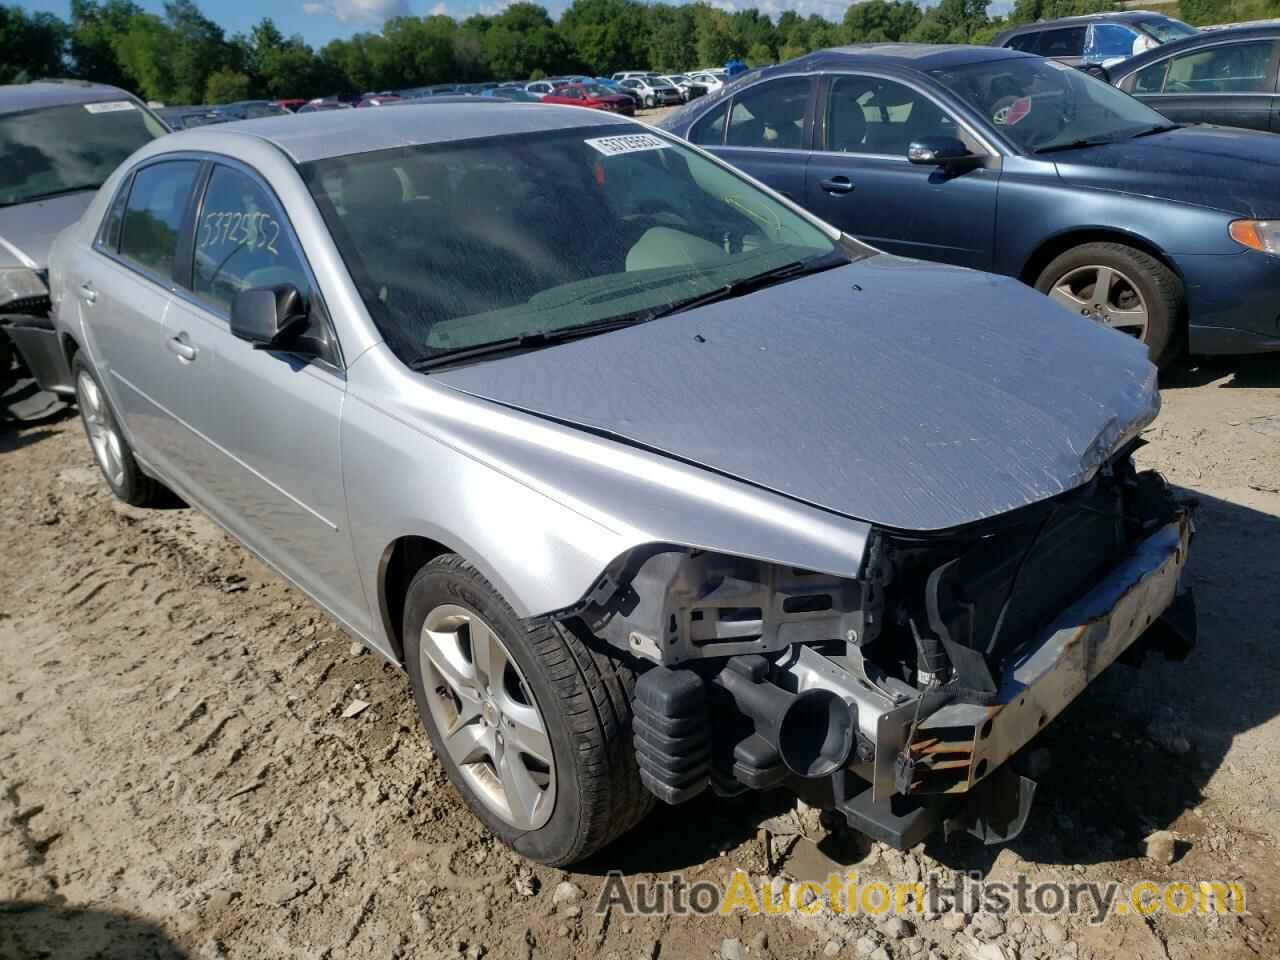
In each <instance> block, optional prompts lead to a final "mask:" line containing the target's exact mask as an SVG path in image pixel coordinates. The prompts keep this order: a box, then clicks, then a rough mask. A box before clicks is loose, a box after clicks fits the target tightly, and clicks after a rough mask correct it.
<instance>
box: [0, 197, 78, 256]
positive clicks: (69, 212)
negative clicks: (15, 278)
mask: <svg viewBox="0 0 1280 960" xmlns="http://www.w3.org/2000/svg"><path fill="white" fill-rule="evenodd" d="M96 192H97V191H96V190H82V191H79V192H77V193H69V194H67V195H66V196H63V197H53V198H51V199H49V200H37V201H36V202H34V203H20V204H16V205H15V206H12V207H0V267H31V266H33V265H34V267H35V268H36V269H39V270H43V269H44V268H45V267H46V266H48V264H49V250H50V248H51V247H52V246H53V241H54V238H55V237H57V235H58V234H60V233H61V232H62V231H63V230H65V229H66V228H67V227H69V226H70V225H71V224H73V223H75V222H76V221H77V220H79V219H80V215H81V214H83V213H84V212H85V210H87V209H88V207H89V204H90V203H91V202H92V201H93V197H94V194H95V193H96Z"/></svg>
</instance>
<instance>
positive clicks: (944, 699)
mask: <svg viewBox="0 0 1280 960" xmlns="http://www.w3.org/2000/svg"><path fill="white" fill-rule="evenodd" d="M886 199H888V198H886ZM51 274H52V275H51V291H52V297H53V301H54V304H55V314H56V324H57V329H58V331H59V334H60V336H61V342H62V345H63V348H64V349H65V351H66V353H67V359H68V361H69V364H70V367H71V369H72V370H73V371H74V380H75V384H76V391H77V395H78V397H79V402H80V409H81V412H82V414H83V418H84V423H85V427H86V430H87V432H88V436H89V440H90V443H91V445H92V449H93V452H94V455H95V457H96V458H97V461H98V463H99V465H100V466H101V467H102V471H103V474H104V476H105V478H106V481H107V483H108V484H109V485H110V487H111V489H112V491H113V492H114V493H115V494H116V495H117V496H118V497H120V498H122V499H124V500H126V501H128V502H130V503H133V504H145V503H147V502H149V501H151V500H152V499H153V498H154V497H156V496H157V494H158V493H159V492H160V490H161V488H162V487H165V488H169V489H170V490H172V491H174V492H176V493H177V494H179V495H180V496H181V497H182V498H184V499H185V500H187V501H188V502H189V503H191V504H193V505H194V506H196V507H198V508H199V509H201V510H203V511H205V512H207V513H208V514H209V515H210V516H211V517H213V518H214V519H215V520H216V521H217V522H218V523H220V524H221V525H222V526H224V527H225V528H226V529H227V530H228V531H229V532H230V533H231V534H232V535H233V536H234V537H236V538H238V539H239V540H240V541H242V542H243V543H244V544H245V545H246V546H247V547H248V548H250V549H251V550H253V551H254V552H255V553H257V554H258V555H260V556H261V557H263V558H265V559H266V561H267V562H269V563H270V564H271V565H272V566H273V567H274V568H275V569H276V570H278V571H279V572H280V573H281V574H282V575H283V576H285V577H287V578H288V579H289V580H291V581H293V582H294V583H295V584H297V585H298V586H299V587H300V588H301V589H302V590H304V591H306V592H307V593H308V594H310V596H311V597H313V598H314V599H315V600H316V602H317V603H319V604H321V605H322V606H323V607H324V608H325V609H326V610H328V611H329V613H330V614H332V616H333V617H334V618H335V619H336V620H337V621H339V622H340V623H341V624H343V625H344V626H345V628H346V629H347V630H348V631H350V633H351V634H353V635H354V636H356V637H358V638H360V639H361V640H362V641H363V642H365V643H367V644H368V645H370V646H371V647H373V648H375V649H376V650H378V651H379V652H380V653H382V654H383V655H384V656H385V657H387V658H388V659H390V660H392V661H394V662H395V663H398V664H403V665H404V667H405V668H406V670H407V672H408V675H409V678H410V680H411V683H412V688H413V693H414V696H415V698H416V701H417V704H418V707H419V710H420V714H421V718H422V721H423V723H424V725H425V727H426V730H427V731H428V733H429V735H430V737H431V740H432V742H433V744H434V747H435V753H436V754H437V756H438V757H439V758H440V760H441V762H442V763H443V764H444V766H445V768H446V769H447V771H448V773H449V775H450V777H451V779H452V780H453V782H454V784H455V785H456V787H457V789H458V790H459V791H460V792H461V793H462V795H463V797H464V798H465V799H466V801H467V803H468V804H469V805H470V807H471V809H472V810H473V811H474V812H475V814H476V815H477V816H478V817H479V818H480V819H481V820H482V821H483V822H484V823H485V824H486V825H487V826H488V827H489V829H491V830H492V831H493V832H494V833H495V834H496V835H498V836H499V837H500V838H502V839H503V840H504V841H506V842H507V843H509V844H511V845H512V846H513V847H515V848H516V849H517V850H518V851H520V852H521V853H522V854H524V855H526V856H528V857H530V858H533V859H536V860H539V861H542V862H545V863H552V864H565V863H569V862H572V861H575V860H578V859H581V858H582V857H584V856H586V855H588V854H589V853H591V852H593V851H595V850H597V849H599V848H600V847H602V846H603V845H604V844H605V843H607V842H608V841H609V840H611V839H612V838H614V837H616V836H618V835H619V834H621V833H622V832H624V831H625V830H627V829H629V828H630V827H632V826H633V825H635V824H636V823H637V822H639V820H640V819H641V818H642V817H643V816H644V814H645V812H646V811H647V810H648V809H649V808H650V806H651V804H652V803H653V801H654V798H655V797H658V798H661V799H662V800H664V801H666V802H668V803H680V802H683V801H685V800H688V799H689V798H691V797H693V796H695V795H697V794H699V793H700V792H702V791H703V790H705V789H708V788H711V789H714V790H716V791H718V792H721V793H734V792H740V791H742V790H746V789H750V788H766V787H771V786H774V785H776V784H781V783H784V782H786V783H788V784H791V785H793V786H795V787H796V788H797V789H798V790H800V791H801V792H802V793H804V795H806V796H808V797H810V798H816V799H814V802H817V803H821V804H822V805H824V806H826V807H828V808H830V809H832V810H834V811H836V812H837V813H838V814H839V815H840V816H839V818H838V819H839V820H840V821H841V822H847V823H848V824H852V825H854V826H857V827H859V828H861V829H864V830H867V831H869V832H872V833H874V834H875V835H877V836H880V837H882V838H886V839H889V840H890V841H891V842H896V843H900V844H911V843H914V842H916V841H917V840H918V839H919V836H921V835H922V834H923V833H924V832H928V830H930V829H932V828H933V827H935V826H937V825H939V824H940V823H941V822H942V820H943V819H944V818H946V819H947V820H948V822H949V823H951V824H952V825H954V824H955V823H960V822H965V821H964V819H963V818H964V817H969V818H971V819H973V818H977V819H976V820H974V821H973V822H977V823H981V824H982V825H983V829H985V830H986V831H987V836H988V838H990V836H991V833H992V830H993V829H994V828H992V827H991V825H990V818H989V817H987V818H985V819H984V817H983V810H984V809H985V807H984V806H983V805H984V804H987V803H991V802H994V800H1004V799H1006V794H1007V793H1008V792H1009V791H1013V792H1014V793H1015V794H1017V793H1018V791H1022V793H1021V794H1020V795H1021V796H1023V797H1024V798H1025V799H1026V800H1027V801H1028V802H1029V795H1028V794H1027V791H1028V790H1029V788H1028V787H1026V786H1025V783H1023V782H1022V781H1025V778H1020V777H1014V778H1013V779H1011V780H1010V779H1008V778H1007V777H1004V776H1003V775H1000V771H1004V770H1006V765H1005V764H1004V761H1005V760H1006V759H1008V758H1009V757H1010V756H1011V755H1012V754H1014V753H1015V752H1016V751H1017V750H1019V749H1020V748H1021V747H1022V746H1023V745H1024V744H1026V743H1027V741H1028V740H1030V739H1031V737H1032V736H1034V734H1035V733H1036V731H1037V730H1038V729H1039V727H1040V726H1041V725H1042V724H1043V723H1044V722H1045V721H1046V720H1047V719H1049V718H1050V717H1052V716H1054V715H1056V714H1057V713H1058V712H1060V711H1061V710H1062V709H1063V708H1064V707H1065V705H1066V704H1067V703H1068V702H1069V701H1070V700H1071V699H1072V698H1073V697H1074V696H1075V695H1076V694H1078V693H1079V692H1080V690H1082V689H1083V688H1084V687H1085V686H1086V685H1087V684H1088V683H1089V682H1090V681H1091V680H1092V679H1093V678H1094V677H1095V676H1096V675H1097V673H1098V672H1099V671H1101V670H1102V669H1103V668H1104V667H1105V666H1106V665H1107V664H1109V663H1110V662H1111V661H1112V660H1114V659H1115V658H1116V657H1117V656H1119V655H1120V654H1121V653H1122V652H1124V651H1125V649H1126V648H1128V647H1129V646H1130V645H1132V644H1134V643H1135V642H1136V641H1137V640H1138V639H1139V637H1140V636H1142V635H1144V631H1147V628H1148V626H1149V625H1151V624H1153V623H1154V624H1156V626H1159V625H1160V624H1162V623H1164V622H1166V621H1167V622H1168V623H1170V624H1172V625H1174V626H1178V625H1181V626H1182V627H1183V630H1182V632H1181V634H1179V636H1180V637H1181V642H1183V644H1184V645H1185V642H1187V640H1188V637H1189V632H1188V630H1187V629H1186V624H1187V619H1186V617H1185V616H1182V617H1181V618H1179V617H1176V616H1174V615H1173V614H1172V613H1170V612H1169V611H1174V612H1175V613H1176V612H1177V611H1183V612H1184V613H1185V611H1186V609H1187V601H1186V600H1185V599H1181V598H1185V597H1187V596H1188V595H1186V594H1185V593H1184V592H1181V591H1180V590H1179V575H1180V573H1181V569H1182V564H1183V563H1184V562H1185V557H1186V549H1185V548H1186V543H1187V539H1188V537H1189V535H1190V526H1189V521H1188V520H1187V518H1186V515H1185V511H1183V510H1182V508H1181V507H1180V506H1179V505H1178V504H1177V503H1175V502H1174V501H1173V500H1172V498H1171V497H1170V496H1169V494H1168V492H1167V490H1166V489H1165V488H1164V486H1163V485H1162V484H1161V483H1160V482H1159V480H1158V478H1153V477H1150V476H1144V475H1140V474H1136V473H1135V471H1134V468H1133V465H1132V462H1131V460H1130V458H1129V452H1130V450H1131V448H1132V445H1133V443H1134V442H1135V440H1136V438H1137V436H1138V434H1139V432H1140V431H1141V430H1142V429H1143V428H1144V427H1145V426H1146V425H1147V424H1148V423H1149V422H1150V421H1151V419H1152V418H1153V417H1154V416H1155V414H1156V410H1157V405H1158V401H1157V395H1156V392H1155V373H1154V370H1153V368H1152V367H1151V366H1150V365H1149V364H1148V363H1147V361H1146V359H1145V355H1144V353H1143V349H1142V347H1141V346H1140V345H1139V344H1136V343H1134V342H1132V341H1130V340H1129V339H1127V338H1125V337H1123V336H1121V335H1119V334H1116V333H1115V332H1114V331H1110V330H1107V329H1105V328H1103V327H1100V326H1097V325H1095V324H1093V323H1091V322H1089V321H1087V320H1085V319H1082V318H1080V317H1073V316H1072V315H1070V314H1068V313H1067V312H1066V311H1063V310H1062V309H1061V308H1060V307H1058V306H1057V305H1055V304H1053V303H1052V302H1051V301H1049V300H1047V299H1045V298H1043V297H1041V296H1040V295H1038V294H1036V293H1035V292H1034V291H1031V290H1029V289H1027V288H1024V287H1023V286H1021V285H1020V284H1018V283H1016V282H1015V281H1013V280H1006V279H1002V278H997V277H991V276H988V275H985V274H979V273H974V272H970V271H965V270H960V269H956V268H951V267H946V266H940V265H935V264H924V263H914V262H910V261H905V260H900V259H896V258H893V257H889V256H885V255H883V254H880V253H879V252H878V251H876V250H874V249H871V248H869V247H866V246H863V245H861V244H859V243H858V242H856V241H854V240H851V239H850V238H848V237H846V236H843V235H841V234H840V233H839V232H838V231H836V230H835V229H833V228H831V227H830V226H828V225H826V224H824V223H822V222H820V221H818V220H815V219H814V218H813V217H811V216H810V215H808V214H806V213H804V212H803V211H801V210H800V209H799V208H797V207H796V206H795V205H794V204H792V203H790V202H789V201H788V200H786V199H784V198H783V197H782V196H780V195H779V194H777V193H775V192H773V191H771V190H769V189H768V188H767V187H765V186H763V185H762V184H759V183H757V182H756V181H754V180H751V179H749V178H747V177H745V176H743V175H742V174H739V173H737V172H735V171H734V170H733V169H731V168H730V167H728V166H726V165H725V164H723V163H722V162H720V161H718V160H716V159H714V158H713V157H711V156H709V155H707V154H706V153H704V152H702V151H700V150H698V149H697V148H694V147H690V146H688V145H687V144H683V143H681V142H680V141H677V140H675V139H673V138H670V137H668V136H666V135H665V134H661V133H659V132H656V131H653V130H651V129H649V128H647V127H645V126H643V125H640V124H637V123H633V122H629V121H624V120H621V119H620V118H618V117H617V116H614V115H610V114H602V113H598V112H595V111H588V110H581V109H577V108H571V107H546V106H527V105H521V104H507V103H501V102H493V103H484V102H479V101H477V102H474V103H469V104H461V103H444V102H442V103H430V102H427V103H424V104H421V105H406V106H402V107H400V108H398V109H396V110H367V111H366V110H351V111H346V110H344V111H334V112H331V113H319V114H316V115H314V116H309V117H306V118H302V119H299V118H297V117H287V118H279V119H275V118H268V119H263V120H253V121H247V122H242V123H233V124H228V125H224V126H219V127H208V128H202V129H196V130H189V131H184V132H180V133H177V134H174V135H172V136H169V137H165V138H164V139H162V140H158V141H156V142H155V143H153V144H151V145H149V146H147V147H145V148H143V149H141V150H139V151H138V152H137V153H135V154H134V155H133V156H132V157H130V158H129V159H128V160H127V161H126V162H125V163H124V164H123V165H122V166H121V167H120V169H119V170H118V171H117V172H116V173H115V174H114V175H113V176H112V177H111V178H110V179H109V180H108V181H107V183H106V184H105V185H104V186H103V188H102V189H101V191H100V192H99V193H98V195H97V197H96V199H95V200H94V201H93V203H92V204H91V205H90V207H89V209H88V210H87V212H86V213H85V215H84V217H83V218H82V219H81V220H80V222H79V223H78V224H77V225H75V226H73V227H71V228H69V229H68V230H67V231H66V232H65V233H63V234H62V235H61V236H60V238H59V239H58V241H57V242H56V244H55V248H54V250H53V253H52V256H51ZM1152 629H1153V630H1154V629H1155V628H1154V627H1153V628H1152ZM1166 633H1167V631H1166ZM1146 635H1147V637H1148V639H1150V640H1151V641H1152V642H1153V643H1154V642H1155V640H1156V639H1160V638H1163V639H1161V642H1162V643H1163V644H1164V645H1165V646H1166V648H1167V649H1169V650H1172V651H1173V652H1177V651H1178V650H1179V649H1181V647H1178V645H1177V644H1176V643H1174V642H1173V641H1172V640H1169V639H1168V637H1167V636H1166V635H1165V634H1161V635H1160V638H1157V637H1156V636H1155V635H1154V634H1152V633H1150V632H1148V633H1147V634H1146ZM993 798H994V799H993ZM1015 800H1017V797H1016V796H1015ZM891 801H892V805H891ZM1026 806H1027V803H1026V802H1023V803H1018V802H1015V803H1014V804H1013V809H1015V810H1017V809H1020V810H1022V819H1025V809H1026ZM904 809H912V810H915V813H913V814H912V815H911V816H909V817H908V816H906V815H904V814H903V810H904ZM904 817H905V819H904ZM957 817H960V818H961V819H960V820H957V819H956V818H957ZM1021 822H1022V820H1021V819H1017V820H1016V821H1015V822H1012V823H1006V824H1004V829H1005V835H1011V834H1012V833H1016V831H1017V829H1018V828H1020V826H1021Z"/></svg>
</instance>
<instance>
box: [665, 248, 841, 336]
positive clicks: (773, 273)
mask: <svg viewBox="0 0 1280 960" xmlns="http://www.w3.org/2000/svg"><path fill="white" fill-rule="evenodd" d="M848 262H849V261H848V259H846V258H845V257H843V256H840V257H822V258H820V259H818V260H793V261H792V262H791V263H784V264H783V265H782V266H780V267H774V268H773V269H772V270H765V271H764V272H763V273H755V274H752V275H751V276H749V277H739V278H738V279H736V280H730V281H729V282H728V283H725V284H723V285H721V286H719V287H716V288H715V289H713V290H708V291H707V292H706V293H699V294H698V295H697V296H693V297H686V298H685V299H683V300H677V301H675V302H674V303H669V304H667V305H666V306H665V307H659V308H658V309H657V310H653V311H650V312H648V313H645V314H644V315H643V316H644V318H645V319H646V320H656V319H658V318H659V317H669V316H671V315H672V314H673V313H683V312H684V311H686V310H696V309H698V307H705V306H707V305H708V304H712V303H719V302H720V301H721V300H729V299H731V298H732V297H740V296H742V295H743V294H747V293H751V292H753V291H755V290H761V289H763V288H764V287H768V286H772V285H773V284H775V283H781V282H782V281H783V280H791V279H793V278H795V277H801V276H805V275H806V274H810V273H821V272H822V271H823V270H830V269H832V268H833V267H843V266H844V265H845V264H847V263H848Z"/></svg>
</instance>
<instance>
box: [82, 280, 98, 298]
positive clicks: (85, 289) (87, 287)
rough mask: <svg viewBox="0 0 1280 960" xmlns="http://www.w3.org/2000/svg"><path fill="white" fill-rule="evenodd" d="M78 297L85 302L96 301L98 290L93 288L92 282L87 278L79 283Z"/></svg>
mask: <svg viewBox="0 0 1280 960" xmlns="http://www.w3.org/2000/svg"><path fill="white" fill-rule="evenodd" d="M80 299H81V300H83V301H84V302H85V303H97V302H98V291H97V290H95V289H93V284H92V283H90V282H89V281H88V280H86V281H85V282H84V283H82V284H80Z"/></svg>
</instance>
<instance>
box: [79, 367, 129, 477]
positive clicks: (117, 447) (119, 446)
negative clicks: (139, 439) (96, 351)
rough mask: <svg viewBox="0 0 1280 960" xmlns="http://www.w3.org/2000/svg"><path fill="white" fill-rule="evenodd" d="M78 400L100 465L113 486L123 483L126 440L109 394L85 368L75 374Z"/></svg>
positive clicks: (94, 454) (90, 441)
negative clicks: (110, 402)
mask: <svg viewBox="0 0 1280 960" xmlns="http://www.w3.org/2000/svg"><path fill="white" fill-rule="evenodd" d="M76 402H77V403H78V404H79V406H80V415H81V416H82V417H83V418H84V427H85V431H86V432H87V433H88V434H89V446H91V447H92V448H93V456H94V458H95V459H96V460H97V461H98V466H99V467H100V468H101V469H102V472H103V474H105V475H106V478H107V480H108V481H109V482H110V484H111V485H112V486H113V487H117V488H118V487H120V486H121V485H123V483H124V444H123V443H122V442H121V440H120V433H119V431H118V430H117V429H116V424H115V420H114V419H113V418H112V416H111V410H110V408H109V407H108V406H107V398H106V397H104V396H103V394H102V389H101V388H100V387H99V386H98V383H97V381H96V380H94V379H93V377H91V376H90V375H89V374H88V373H85V372H84V371H81V372H80V375H79V376H78V377H76Z"/></svg>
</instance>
